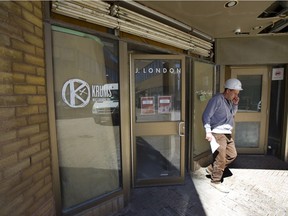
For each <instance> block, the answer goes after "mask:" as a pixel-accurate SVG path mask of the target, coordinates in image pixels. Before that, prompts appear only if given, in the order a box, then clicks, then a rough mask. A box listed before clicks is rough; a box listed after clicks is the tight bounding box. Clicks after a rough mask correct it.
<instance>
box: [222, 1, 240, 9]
mask: <svg viewBox="0 0 288 216" xmlns="http://www.w3.org/2000/svg"><path fill="white" fill-rule="evenodd" d="M237 4H238V0H229V1H227V2H226V3H225V4H224V7H225V8H231V7H234V6H236V5H237Z"/></svg>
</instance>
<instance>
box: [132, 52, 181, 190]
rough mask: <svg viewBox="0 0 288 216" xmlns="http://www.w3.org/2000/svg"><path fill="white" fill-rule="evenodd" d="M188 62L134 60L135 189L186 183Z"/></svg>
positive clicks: (155, 58)
mask: <svg viewBox="0 0 288 216" xmlns="http://www.w3.org/2000/svg"><path fill="white" fill-rule="evenodd" d="M184 75H185V60H184V57H182V56H174V55H132V56H131V101H132V103H131V106H132V107H131V108H132V109H131V110H132V113H131V115H132V116H131V117H132V118H131V119H132V134H133V145H132V147H133V151H132V152H133V177H134V178H133V179H134V181H133V183H134V186H144V185H161V184H174V183H181V182H183V180H184V145H185V143H184V142H185V122H184V119H185V112H184V110H185V106H184V101H185V100H184V99H185V94H184V92H185V86H184Z"/></svg>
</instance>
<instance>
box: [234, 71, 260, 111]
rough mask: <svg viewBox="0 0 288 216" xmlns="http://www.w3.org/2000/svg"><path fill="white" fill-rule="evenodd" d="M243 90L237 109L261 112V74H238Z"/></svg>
mask: <svg viewBox="0 0 288 216" xmlns="http://www.w3.org/2000/svg"><path fill="white" fill-rule="evenodd" d="M237 78H238V79H239V80H240V81H241V83H242V88H243V89H244V90H243V91H241V92H240V95H239V97H240V101H239V106H238V109H239V111H242V112H244V111H245V112H261V96H262V75H238V76H237Z"/></svg>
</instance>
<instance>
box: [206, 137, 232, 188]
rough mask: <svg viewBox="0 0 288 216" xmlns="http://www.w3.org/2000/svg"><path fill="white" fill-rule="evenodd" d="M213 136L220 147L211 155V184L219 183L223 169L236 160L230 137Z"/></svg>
mask: <svg viewBox="0 0 288 216" xmlns="http://www.w3.org/2000/svg"><path fill="white" fill-rule="evenodd" d="M213 136H214V137H215V139H216V142H217V143H218V144H219V145H220V146H219V147H218V149H217V150H216V151H215V152H214V154H213V157H214V162H213V171H212V176H211V182H214V183H218V182H221V179H222V175H223V171H224V169H225V168H226V167H227V166H228V165H229V164H231V163H232V162H233V161H234V160H235V159H236V157H237V151H236V147H235V143H234V140H233V139H232V138H231V135H225V134H213Z"/></svg>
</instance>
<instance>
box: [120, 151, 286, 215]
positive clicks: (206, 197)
mask: <svg viewBox="0 0 288 216" xmlns="http://www.w3.org/2000/svg"><path fill="white" fill-rule="evenodd" d="M231 167H232V168H230V171H231V172H232V173H233V175H232V176H230V177H227V178H224V182H223V183H224V184H225V185H226V186H227V187H228V188H229V189H230V192H229V193H222V192H220V191H218V190H217V189H215V188H213V187H212V186H211V185H210V179H209V178H207V176H206V175H207V173H206V171H205V168H204V167H203V168H200V169H199V170H197V171H195V172H194V173H193V174H191V176H190V175H189V174H187V175H186V178H185V182H184V184H183V185H174V186H158V187H146V188H134V189H133V190H132V193H131V200H130V202H129V205H128V206H127V207H126V208H125V209H123V211H121V212H119V213H118V214H116V215H117V216H226V215H227V216H228V215H229V216H231V215H233V216H250V215H251V216H287V215H288V163H285V162H283V161H281V160H279V159H277V158H275V157H271V156H263V155H262V156H257V155H256V156H250V155H249V156H246V155H243V156H239V157H238V159H237V163H235V164H234V165H233V166H231Z"/></svg>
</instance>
